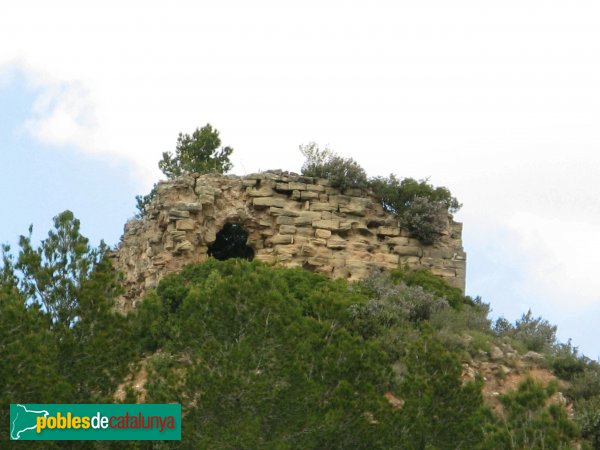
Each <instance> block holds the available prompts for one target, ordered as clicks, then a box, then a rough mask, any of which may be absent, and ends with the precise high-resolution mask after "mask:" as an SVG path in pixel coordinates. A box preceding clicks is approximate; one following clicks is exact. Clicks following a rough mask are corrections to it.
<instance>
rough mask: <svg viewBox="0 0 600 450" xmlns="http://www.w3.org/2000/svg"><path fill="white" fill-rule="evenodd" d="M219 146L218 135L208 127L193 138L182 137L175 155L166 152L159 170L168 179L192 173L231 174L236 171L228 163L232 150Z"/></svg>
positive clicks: (179, 139)
mask: <svg viewBox="0 0 600 450" xmlns="http://www.w3.org/2000/svg"><path fill="white" fill-rule="evenodd" d="M220 146H221V138H220V137H219V132H218V131H217V130H216V129H213V127H212V126H211V125H210V124H209V123H207V124H206V125H205V126H203V127H202V128H196V130H195V131H194V132H193V133H192V135H191V136H190V135H189V134H187V133H185V134H184V133H179V137H178V138H177V146H176V147H175V154H173V153H171V152H164V153H163V157H162V159H161V160H160V161H159V163H158V167H159V168H160V170H162V172H163V173H164V174H165V175H166V176H167V178H168V179H173V178H176V177H178V176H180V175H183V174H185V173H192V172H197V173H211V172H216V173H225V172H228V171H229V170H231V168H232V167H233V165H232V164H231V161H230V160H229V157H230V156H231V153H232V152H233V149H232V148H231V147H221V148H219V147H220Z"/></svg>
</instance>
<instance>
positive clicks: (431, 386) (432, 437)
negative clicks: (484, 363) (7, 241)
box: [396, 330, 491, 450]
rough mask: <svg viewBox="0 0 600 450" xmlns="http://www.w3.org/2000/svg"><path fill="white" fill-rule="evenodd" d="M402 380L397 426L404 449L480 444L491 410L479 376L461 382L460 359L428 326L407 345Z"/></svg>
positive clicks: (450, 447)
mask: <svg viewBox="0 0 600 450" xmlns="http://www.w3.org/2000/svg"><path fill="white" fill-rule="evenodd" d="M404 363H405V365H406V369H405V372H404V374H403V378H402V381H401V384H400V389H399V393H400V395H399V396H400V398H402V399H403V400H404V405H403V406H402V408H401V410H400V415H399V423H398V425H397V427H396V429H397V433H398V436H397V438H398V440H399V441H400V442H401V445H400V448H404V449H419V450H420V449H428V448H435V449H448V450H450V449H452V450H456V449H474V448H480V444H481V443H482V442H483V438H484V430H485V428H486V427H487V425H488V424H489V421H490V417H491V416H490V412H489V410H487V408H485V407H484V404H483V397H482V394H481V388H482V384H483V381H482V379H481V378H477V379H475V381H472V382H467V383H463V382H462V379H461V371H462V368H461V364H460V361H459V359H458V357H457V356H456V355H454V354H452V353H450V352H449V351H447V350H446V349H445V347H444V345H443V344H442V343H441V342H439V341H438V340H437V339H435V338H434V337H433V336H432V335H431V334H430V332H429V331H428V330H424V332H423V335H422V337H421V338H420V339H419V340H418V341H417V342H415V343H414V344H413V345H412V346H411V347H410V349H409V351H408V354H407V357H406V359H405V360H404Z"/></svg>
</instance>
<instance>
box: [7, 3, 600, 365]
mask: <svg viewBox="0 0 600 450" xmlns="http://www.w3.org/2000/svg"><path fill="white" fill-rule="evenodd" d="M90 3H92V2H81V1H62V0H54V1H53V2H42V1H26V0H21V1H20V2H19V3H18V4H17V3H13V4H10V5H9V4H5V5H4V7H3V8H2V13H1V14H0V169H2V170H1V172H0V189H1V190H2V197H1V199H2V200H1V201H2V213H1V214H2V219H3V220H2V221H0V222H1V223H0V241H2V242H13V243H14V241H15V240H16V237H17V235H18V234H19V233H24V232H25V231H26V229H27V226H28V225H29V224H30V223H32V222H33V223H34V226H35V227H36V229H38V230H39V231H40V233H41V232H42V231H44V232H45V231H46V230H47V229H48V228H49V226H50V223H51V218H52V217H53V216H54V215H56V214H57V213H58V212H60V211H61V210H62V209H66V208H69V209H72V210H74V212H75V213H76V215H77V216H78V217H80V218H81V220H82V222H83V225H84V232H87V234H88V235H89V236H91V237H92V238H93V239H94V240H95V241H97V240H99V239H100V238H104V239H106V240H107V241H108V242H109V243H111V244H115V243H116V242H117V241H118V237H119V236H120V234H121V232H122V226H123V223H124V222H125V220H126V219H127V218H128V217H130V216H132V215H133V213H134V200H133V197H134V195H135V194H136V193H142V192H147V191H148V190H149V188H150V187H151V185H152V183H153V182H154V181H156V180H157V179H158V178H159V177H160V173H159V171H158V169H157V161H158V160H159V159H160V155H161V153H162V152H163V151H166V150H172V149H173V147H174V144H175V141H176V138H177V134H178V133H179V132H180V131H183V132H189V133H191V132H192V131H193V130H194V129H195V128H196V127H197V126H202V125H204V124H205V123H207V122H210V123H211V124H212V125H214V126H215V127H216V128H217V129H219V130H220V132H221V137H222V139H223V143H224V144H225V145H230V146H232V147H233V148H234V149H235V151H234V154H233V162H234V164H235V166H234V169H233V173H236V174H245V173H250V172H253V171H257V170H259V169H262V170H264V169H270V168H284V169H288V170H293V171H298V170H299V169H300V166H301V164H302V156H301V154H300V153H299V151H298V145H299V144H302V143H307V142H309V141H316V142H318V143H319V144H321V145H328V146H329V147H330V148H331V149H333V150H335V151H336V152H338V153H339V154H341V155H343V156H347V157H353V158H355V159H356V160H357V161H359V162H360V163H361V164H362V165H363V166H364V167H365V169H366V170H367V172H368V173H369V174H370V175H387V174H389V173H390V172H394V173H396V174H397V175H399V176H412V177H415V178H422V177H431V182H433V183H434V184H438V185H445V186H447V187H449V188H450V189H451V190H452V192H453V193H454V194H456V195H457V196H458V197H459V199H460V200H461V201H462V202H463V203H464V208H463V209H462V211H461V212H460V213H458V215H457V220H460V221H463V222H464V245H465V249H466V251H467V253H468V275H467V291H468V293H469V294H471V295H481V296H482V297H483V299H484V300H485V301H488V302H491V304H492V307H493V309H494V313H493V314H494V315H495V316H498V315H504V316H506V317H507V318H509V319H511V320H514V319H516V318H517V317H519V316H520V314H522V313H523V312H526V311H527V309H528V308H532V309H533V312H534V314H536V315H542V316H544V317H545V318H547V319H549V320H550V321H551V322H553V323H556V324H558V326H559V336H560V338H561V339H563V340H566V339H567V338H569V337H572V338H573V341H574V343H575V344H576V345H580V347H581V349H582V350H583V351H584V352H585V353H586V354H587V355H588V356H590V357H592V358H594V359H595V358H597V357H598V356H599V355H600V340H599V337H600V331H598V325H597V322H598V319H599V318H600V276H599V275H598V270H599V268H600V233H598V230H599V226H600V200H599V189H598V187H597V186H598V176H599V174H600V152H598V149H599V148H600V145H599V144H600V127H599V126H598V123H599V122H600V81H599V80H600V3H598V2H593V1H570V2H565V1H563V2H556V1H548V0H544V1H541V0H540V1H528V0H518V1H506V0H505V1H502V2H482V1H481V0H477V1H460V0H457V1H453V2H448V1H442V0H437V1H436V0H431V1H425V2H407V1H389V2H388V1H373V2H368V3H367V2H352V1H329V2H326V1H323V0H321V1H312V0H308V1H303V2H295V3H294V4H293V5H291V6H288V5H286V3H287V2H281V1H261V0H257V1H254V2H243V1H221V2H210V4H209V2H202V1H180V2H171V3H169V6H166V5H167V3H165V2H157V1H144V2H133V1H130V2H123V1H119V2H116V1H102V2H93V3H94V4H93V5H90ZM124 3H126V4H127V6H124ZM367 5H368V6H367ZM42 235H43V234H40V236H39V237H42Z"/></svg>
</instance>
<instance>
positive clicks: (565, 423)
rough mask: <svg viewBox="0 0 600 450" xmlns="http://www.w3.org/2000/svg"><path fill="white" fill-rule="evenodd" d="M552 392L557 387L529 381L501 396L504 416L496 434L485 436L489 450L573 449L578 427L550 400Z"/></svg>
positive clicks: (529, 379)
mask: <svg viewBox="0 0 600 450" xmlns="http://www.w3.org/2000/svg"><path fill="white" fill-rule="evenodd" d="M555 392H556V385H554V384H549V385H548V386H546V387H544V386H543V385H541V384H540V383H537V382H535V381H534V380H533V379H531V378H528V379H526V380H525V381H523V382H522V383H521V384H520V385H519V387H518V388H517V390H516V391H513V392H511V393H508V394H506V395H503V396H501V397H500V401H501V403H502V406H503V408H504V414H503V418H502V421H501V423H500V426H499V427H498V428H497V430H496V432H495V433H490V434H489V436H488V446H489V448H504V449H507V450H512V449H514V450H517V449H524V448H553V449H568V448H573V446H572V445H571V443H572V441H573V440H574V439H575V438H576V437H577V434H578V432H577V427H576V426H575V424H574V423H573V421H571V420H570V419H569V416H568V415H567V411H566V410H565V408H564V407H563V406H562V405H560V404H557V403H555V402H551V401H549V399H550V397H551V396H552V395H553V394H554V393H555Z"/></svg>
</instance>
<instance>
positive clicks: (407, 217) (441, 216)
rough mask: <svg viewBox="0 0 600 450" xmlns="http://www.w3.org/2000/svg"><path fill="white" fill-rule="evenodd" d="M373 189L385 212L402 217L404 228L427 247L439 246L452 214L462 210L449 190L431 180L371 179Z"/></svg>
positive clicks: (392, 176) (394, 177) (401, 221)
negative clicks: (438, 241)
mask: <svg viewBox="0 0 600 450" xmlns="http://www.w3.org/2000/svg"><path fill="white" fill-rule="evenodd" d="M369 185H370V187H371V189H372V190H373V194H374V195H375V197H376V198H378V199H379V201H380V203H381V206H382V207H383V209H384V210H386V211H387V212H389V213H391V214H394V215H395V216H396V217H398V219H399V221H400V224H401V226H403V227H404V228H406V229H407V230H408V231H410V232H411V233H412V234H413V235H414V236H415V237H416V238H417V239H419V240H420V241H421V242H423V243H424V244H433V243H434V242H436V241H437V240H438V239H439V237H440V236H441V233H442V232H443V231H444V229H445V227H446V222H447V215H448V213H449V212H450V213H454V212H456V211H458V210H459V209H460V208H461V206H462V205H461V204H460V203H459V201H458V200H457V199H456V197H453V196H452V193H451V192H450V190H448V188H446V187H443V186H439V187H434V186H433V185H431V184H430V183H429V182H428V181H427V180H415V179H414V178H404V179H402V180H400V179H398V178H397V177H396V176H395V175H393V174H392V175H390V176H389V177H387V178H386V177H375V178H371V180H369Z"/></svg>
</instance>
